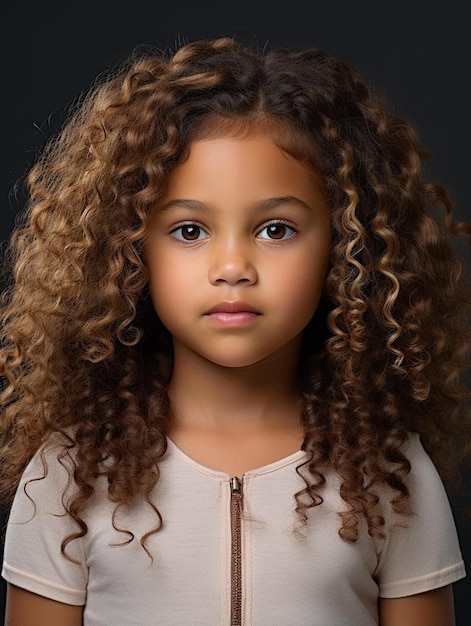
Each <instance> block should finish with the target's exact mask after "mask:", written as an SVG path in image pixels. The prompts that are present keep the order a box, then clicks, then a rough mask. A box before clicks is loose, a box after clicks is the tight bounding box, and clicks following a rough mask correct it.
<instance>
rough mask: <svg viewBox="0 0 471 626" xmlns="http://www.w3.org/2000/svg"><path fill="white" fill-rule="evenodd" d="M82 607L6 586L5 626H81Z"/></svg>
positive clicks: (12, 586)
mask: <svg viewBox="0 0 471 626" xmlns="http://www.w3.org/2000/svg"><path fill="white" fill-rule="evenodd" d="M82 613H83V606H75V605H73V604H63V603H62V602H56V601H55V600H50V599H49V598H44V597H43V596H39V595H37V594H35V593H31V591H26V590H25V589H21V588H20V587H16V586H15V585H10V584H9V585H8V586H7V604H6V614H5V618H6V620H5V626H59V625H60V626H82Z"/></svg>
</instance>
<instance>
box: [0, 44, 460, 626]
mask: <svg viewBox="0 0 471 626" xmlns="http://www.w3.org/2000/svg"><path fill="white" fill-rule="evenodd" d="M423 156H424V153H423V151H422V149H421V147H420V145H419V143H418V140H417V137H416V134H415V133H414V131H413V129H412V128H411V126H410V125H409V124H408V123H407V122H405V121H404V120H402V119H400V118H396V117H392V116H390V115H388V114H387V113H386V112H385V110H384V107H383V105H382V104H381V103H380V102H379V100H378V99H377V98H376V97H374V96H373V95H371V94H370V92H369V91H368V89H367V87H366V86H365V85H364V83H363V82H362V81H361V80H360V78H359V76H358V73H357V72H356V71H355V70H354V69H353V68H352V67H350V66H349V65H347V64H345V63H343V62H340V61H339V60H337V59H335V58H332V57H330V56H328V55H326V54H324V53H323V52H320V51H318V50H307V51H304V52H290V51H287V50H283V49H281V50H272V51H270V52H268V53H265V54H264V55H261V56H257V55H256V54H254V53H252V52H251V51H249V50H248V49H246V48H244V47H243V46H241V45H240V44H238V43H237V42H235V41H233V40H232V39H228V38H225V39H219V40H216V41H213V42H195V43H190V44H187V45H185V46H183V47H182V48H181V49H180V50H179V51H178V52H176V54H174V55H173V56H171V57H168V58H165V56H164V55H160V54H157V53H155V52H154V53H153V52H151V53H148V54H144V55H142V56H140V57H134V58H132V59H131V60H130V61H129V62H128V63H127V64H126V65H125V66H124V67H123V68H121V70H120V71H119V72H117V73H116V74H115V75H114V76H111V77H110V78H109V79H108V80H107V81H105V82H102V84H99V85H98V86H96V87H95V88H94V89H93V90H92V92H91V93H90V94H89V95H88V96H87V97H86V98H85V99H84V100H83V102H82V103H81V105H80V107H79V108H78V109H77V111H76V113H75V115H74V116H73V118H72V119H71V120H70V122H69V123H68V124H67V125H66V126H65V128H64V129H63V131H62V133H61V134H60V135H59V136H58V137H57V138H56V139H55V140H54V141H52V142H50V143H49V145H48V146H47V148H46V150H45V151H44V154H43V155H42V156H41V158H40V159H39V161H38V163H37V164H36V165H35V166H34V167H33V169H32V171H31V173H30V175H29V179H28V185H29V191H30V202H29V207H28V211H27V215H26V217H25V222H24V225H23V227H22V228H19V229H18V230H17V232H16V234H15V235H14V238H13V242H12V254H13V257H14V262H15V265H14V284H13V286H12V288H11V289H10V290H9V292H8V293H7V295H6V303H5V309H4V321H3V347H2V352H1V370H2V374H3V376H4V387H3V394H2V399H3V414H2V422H1V424H2V425H1V445H2V452H1V455H2V472H1V493H2V495H3V496H4V499H5V501H6V502H7V503H9V502H10V501H11V500H13V497H14V500H13V506H12V509H11V514H10V518H9V524H8V528H7V536H6V548H5V561H4V566H3V576H4V577H5V578H6V580H7V581H8V583H9V586H8V600H7V617H6V619H7V624H8V626H17V625H20V624H21V625H22V626H24V625H29V624H34V625H36V626H42V625H47V626H50V625H51V624H60V625H61V626H75V625H79V624H82V623H83V624H85V625H86V626H97V625H103V626H105V625H106V626H110V625H113V626H117V625H122V626H131V625H132V626H137V625H145V626H148V625H149V624H156V625H157V624H158V625H162V626H163V625H165V626H170V625H174V624H175V625H192V626H193V625H204V626H213V625H214V626H217V625H229V624H232V625H237V624H244V625H247V626H248V625H251V624H253V625H254V626H329V625H331V626H342V625H344V626H368V625H374V624H381V626H411V625H413V626H433V625H440V626H447V625H451V624H453V599H452V592H451V584H452V583H453V582H454V581H456V580H458V579H460V578H462V577H463V576H464V566H463V562H462V560H461V555H460V551H459V546H458V542H457V537H456V531H455V527H454V523H453V518H452V515H451V512H450V507H449V504H448V501H447V497H446V494H445V491H444V488H443V485H442V482H441V479H440V478H439V476H438V473H437V471H436V469H435V466H437V467H438V468H439V470H440V472H441V475H442V477H443V479H444V480H447V481H454V480H456V475H457V474H456V471H457V470H456V467H457V463H458V462H459V461H461V460H462V459H463V458H464V457H466V456H467V455H469V442H467V441H468V440H467V438H466V437H465V433H466V432H467V429H469V425H470V418H469V412H466V410H465V407H464V400H465V398H466V397H467V396H466V390H465V389H464V387H463V385H462V384H461V383H460V372H461V371H463V370H464V368H465V366H466V356H467V350H468V345H469V343H468V337H469V334H468V329H467V327H466V321H467V319H468V317H467V316H468V313H469V302H470V298H469V292H468V291H467V287H466V285H465V283H464V281H463V279H462V270H461V264H460V262H459V260H458V257H457V255H456V254H455V252H454V251H453V248H452V246H451V244H450V243H449V241H448V235H447V229H448V231H451V232H452V233H454V234H468V235H469V234H470V233H471V228H470V227H469V226H466V225H464V224H460V225H456V224H454V223H453V222H452V220H451V213H452V205H451V201H450V199H449V197H448V195H447V193H446V192H445V191H444V190H443V189H442V187H440V186H437V185H434V184H430V183H426V182H423V180H422V179H421V177H420V160H421V157H423ZM437 209H438V210H437ZM432 210H434V211H435V212H436V214H437V216H438V215H439V214H440V213H441V214H443V216H444V220H443V221H444V222H445V224H446V228H445V227H444V226H443V225H442V223H441V221H440V220H439V219H438V217H437V216H436V217H432V215H431V211H432ZM468 432H469V431H468ZM432 460H433V464H432ZM18 485H19V486H18ZM15 492H16V495H15Z"/></svg>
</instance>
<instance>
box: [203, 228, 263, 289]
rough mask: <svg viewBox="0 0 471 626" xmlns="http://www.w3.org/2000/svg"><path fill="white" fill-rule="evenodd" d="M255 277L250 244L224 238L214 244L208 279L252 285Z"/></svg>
mask: <svg viewBox="0 0 471 626" xmlns="http://www.w3.org/2000/svg"><path fill="white" fill-rule="evenodd" d="M257 279H258V276H257V270H256V267H255V264H254V258H253V254H252V253H251V251H250V246H248V245H244V243H243V242H238V241H235V240H234V239H226V240H224V241H221V242H220V243H219V244H218V245H216V246H214V248H213V250H212V255H211V261H210V267H209V281H210V282H211V283H212V284H214V285H216V284H220V283H226V284H229V285H237V284H240V283H242V284H247V285H252V284H254V283H256V282H257Z"/></svg>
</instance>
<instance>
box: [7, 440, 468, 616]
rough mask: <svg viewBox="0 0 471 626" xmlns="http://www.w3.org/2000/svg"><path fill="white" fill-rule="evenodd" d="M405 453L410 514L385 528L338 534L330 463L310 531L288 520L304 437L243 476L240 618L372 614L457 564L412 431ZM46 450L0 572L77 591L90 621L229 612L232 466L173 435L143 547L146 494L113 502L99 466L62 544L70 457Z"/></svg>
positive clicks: (48, 589) (28, 585)
mask: <svg viewBox="0 0 471 626" xmlns="http://www.w3.org/2000/svg"><path fill="white" fill-rule="evenodd" d="M405 453H406V454H407V456H408V458H409V459H410V461H411V463H412V472H411V474H410V475H409V477H408V479H407V480H408V485H409V488H410V490H411V494H412V499H411V504H412V507H413V510H414V511H415V514H414V515H413V516H412V517H410V518H407V520H406V521H407V524H408V528H404V527H400V526H397V525H396V524H395V523H394V520H393V519H392V517H391V516H389V517H388V519H387V526H386V539H384V540H381V539H372V538H371V537H370V536H369V535H368V533H367V531H366V529H365V528H362V529H361V532H360V536H359V539H358V541H357V542H356V543H350V542H347V541H344V540H342V539H341V538H340V537H339V535H338V529H339V525H340V518H339V517H338V511H341V510H344V509H345V503H344V502H343V501H342V500H341V499H340V496H339V495H338V478H337V477H336V475H335V473H334V472H330V473H327V475H326V477H327V488H326V490H325V492H323V497H324V503H323V504H322V505H321V506H318V507H315V508H314V509H310V510H309V513H308V517H309V519H308V524H307V526H306V527H305V530H304V533H305V538H304V539H300V538H299V536H298V535H296V533H294V532H293V527H294V526H295V524H296V521H297V516H296V514H295V512H294V507H295V503H294V498H293V496H294V494H295V493H296V492H297V491H298V490H300V489H302V488H303V486H304V482H303V481H302V479H301V478H300V477H299V476H298V474H297V473H296V467H297V466H298V465H300V464H301V463H302V462H303V460H305V459H306V458H307V455H306V454H305V453H304V452H302V451H299V452H297V453H295V454H292V455H290V456H288V457H287V458H285V459H282V460H280V461H277V462H275V463H272V464H270V465H267V466H265V467H261V468H259V469H256V470H253V471H249V472H247V473H246V474H245V475H244V476H243V502H244V519H243V521H242V539H241V550H242V624H243V625H244V626H251V625H254V626H370V625H371V626H373V625H376V624H378V610H377V599H378V596H381V597H385V598H392V597H400V596H406V595H412V594H417V593H421V592H424V591H428V590H431V589H435V588H438V587H441V586H444V585H448V584H450V583H452V582H455V581H456V580H459V579H460V578H462V577H463V576H465V571H464V564H463V561H462V558H461V554H460V549H459V545H458V540H457V536H456V530H455V525H454V521H453V517H452V514H451V510H450V507H449V503H448V500H447V496H446V494H445V491H444V488H443V485H442V482H441V480H440V478H439V476H438V474H437V471H436V469H435V468H434V466H433V464H432V462H431V461H430V459H429V457H428V456H427V455H426V453H425V452H424V450H423V448H422V445H421V444H420V441H419V438H418V437H417V436H411V438H410V440H409V443H408V446H407V447H406V449H405ZM55 456H56V453H54V451H53V450H52V449H51V452H47V458H48V465H49V470H48V474H47V477H46V478H45V479H44V480H39V481H35V482H31V483H30V484H29V485H28V486H27V493H28V495H29V496H30V498H31V499H32V500H33V501H34V505H35V506H34V505H33V503H32V501H31V500H30V498H28V497H27V496H26V495H25V492H24V485H25V483H26V482H27V481H28V480H31V479H33V478H37V477H38V476H42V475H43V466H42V463H41V460H40V457H39V454H37V455H36V456H35V457H34V459H33V460H32V462H31V463H30V464H29V466H28V468H27V469H26V471H25V473H24V476H23V479H22V482H21V484H20V486H19V489H18V492H17V495H16V497H15V501H14V504H13V508H12V511H11V516H10V520H9V524H8V529H7V536H6V546H5V560H4V566H3V576H4V578H6V580H8V581H10V582H11V583H13V584H15V585H17V586H19V587H23V588H25V589H28V590H30V591H32V592H34V593H37V594H40V595H43V596H46V597H48V598H52V599H54V600H58V601H60V602H65V603H69V604H76V605H82V604H85V609H84V626H110V625H111V624H112V625H113V626H141V625H142V626H150V625H155V626H174V625H175V626H198V625H201V626H229V624H230V607H231V524H230V498H231V489H230V477H229V476H228V475H227V474H225V473H223V472H219V471H215V470H212V469H209V468H207V467H204V466H202V465H200V464H199V463H197V462H195V461H194V460H192V459H190V458H189V457H188V456H187V455H185V454H184V453H183V452H182V451H181V450H179V449H178V448H177V447H176V446H175V445H174V444H173V443H172V442H171V441H169V445H168V450H167V453H166V455H165V457H164V458H163V460H162V461H161V463H160V469H161V479H160V481H159V483H158V485H157V487H156V489H155V492H154V494H153V498H152V500H153V502H154V503H155V504H156V506H157V507H158V509H159V511H160V513H161V514H162V517H163V523H164V525H163V528H162V530H161V531H159V532H158V533H157V534H155V535H152V536H151V537H150V538H149V539H148V541H147V544H146V545H147V547H148V549H149V550H150V552H151V553H152V555H153V560H152V561H151V559H150V558H149V556H148V555H147V554H146V552H145V551H144V550H143V549H142V547H141V545H140V543H139V540H140V537H141V536H142V535H143V534H144V533H146V532H147V531H148V530H149V529H151V528H153V527H154V526H155V525H156V522H157V518H156V516H155V513H154V512H153V511H152V510H151V508H150V507H149V505H146V504H145V503H143V502H139V503H136V504H135V505H134V506H133V507H132V508H131V510H129V511H121V512H120V513H119V514H118V516H117V517H116V519H115V526H117V527H119V528H122V529H127V530H129V531H132V533H133V534H134V537H135V539H134V540H133V541H131V542H130V543H129V544H127V545H116V544H120V543H121V544H122V543H123V542H125V541H127V540H128V539H130V537H131V536H130V535H129V534H123V533H122V532H121V533H120V532H118V531H117V530H115V529H114V528H113V523H112V511H113V509H114V504H113V503H111V502H110V501H109V499H108V497H107V486H106V484H105V481H104V480H103V479H99V481H98V485H97V488H96V491H95V494H94V496H93V499H92V502H91V504H90V508H89V509H87V512H86V515H85V520H86V523H87V526H88V532H87V534H86V535H85V536H84V537H83V538H81V539H78V540H75V541H73V542H72V543H70V544H69V546H68V548H67V550H68V553H69V554H70V555H71V556H72V557H74V558H75V559H77V560H78V561H80V564H79V565H77V564H75V563H71V562H70V561H68V560H66V559H65V558H64V557H63V556H62V555H61V552H60V543H61V540H62V538H63V537H64V536H65V535H67V534H69V533H71V532H76V530H77V528H78V527H77V526H76V524H75V523H74V522H73V521H72V520H71V518H70V517H69V516H68V515H65V514H64V508H63V505H62V501H61V494H62V491H63V488H64V486H65V485H66V484H67V483H68V481H69V471H70V467H71V462H70V459H64V460H63V461H62V463H63V465H61V464H60V463H59V462H58V461H57V460H56V459H55Z"/></svg>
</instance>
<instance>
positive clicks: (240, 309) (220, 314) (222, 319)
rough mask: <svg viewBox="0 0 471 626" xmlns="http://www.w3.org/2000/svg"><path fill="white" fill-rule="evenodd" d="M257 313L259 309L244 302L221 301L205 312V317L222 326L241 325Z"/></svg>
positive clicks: (254, 317) (255, 317) (248, 322)
mask: <svg viewBox="0 0 471 626" xmlns="http://www.w3.org/2000/svg"><path fill="white" fill-rule="evenodd" d="M259 315H261V313H260V311H258V310H257V309H256V308H254V307H253V306H252V305H250V304H247V303H246V302H221V303H220V304H217V305H216V306H214V307H212V308H211V309H209V311H207V312H206V313H205V317H206V318H208V319H210V320H212V322H214V323H216V324H217V325H222V326H223V327H224V326H231V327H237V326H238V327H243V326H245V325H247V324H250V323H251V322H253V321H254V320H256V319H257V317H258V316H259Z"/></svg>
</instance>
